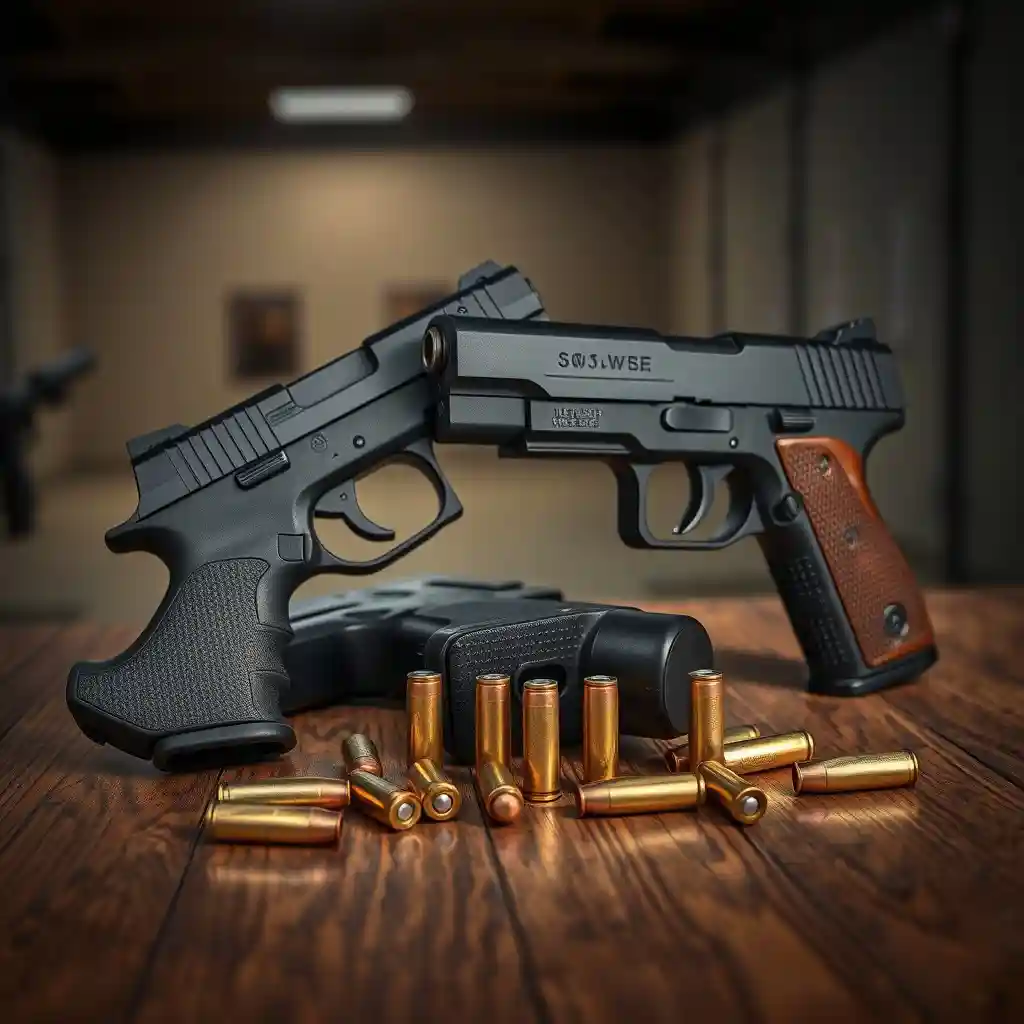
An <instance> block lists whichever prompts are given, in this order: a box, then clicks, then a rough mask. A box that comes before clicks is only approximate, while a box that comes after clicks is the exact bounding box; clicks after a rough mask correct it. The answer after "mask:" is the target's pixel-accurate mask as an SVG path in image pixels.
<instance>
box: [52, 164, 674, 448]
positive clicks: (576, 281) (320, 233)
mask: <svg viewBox="0 0 1024 1024" xmlns="http://www.w3.org/2000/svg"><path fill="white" fill-rule="evenodd" d="M66 186H67V187H66V194H65V207H64V212H65V217H66V227H67V241H68V245H67V250H66V253H67V262H66V267H67V275H68V280H69V282H70V283H71V295H70V302H71V321H70V322H71V323H72V324H73V325H74V330H73V336H74V340H75V341H76V342H79V343H83V344H87V345H90V346H92V347H93V348H95V349H96V351H97V352H98V354H99V356H100V359H101V363H102V365H101V367H100V369H99V372H98V373H97V374H96V376H95V378H94V380H92V381H91V382H90V383H89V386H88V388H87V389H86V388H83V398H85V397H86V395H87V397H88V402H87V403H86V402H84V401H83V403H82V404H81V405H80V406H79V409H80V415H79V417H78V419H77V421H76V424H75V458H76V461H77V462H78V463H79V464H80V465H83V466H85V465H108V464H122V460H123V458H124V455H123V451H124V449H123V446H124V442H125V440H126V439H127V438H129V437H131V436H133V435H134V434H137V433H140V432H144V431H147V430H151V429H154V428H158V427H161V426H164V425H166V424H168V423H172V422H175V421H181V422H185V423H188V422H195V421H197V420H201V419H203V418H205V417H207V416H210V415H213V414H215V413H217V412H219V411H220V410H221V409H223V408H225V407H227V406H228V405H230V404H232V403H233V402H235V401H238V400H239V399H241V398H244V397H245V395H246V394H247V393H248V392H249V391H250V390H251V388H242V389H239V388H238V387H237V386H234V385H232V384H231V383H230V382H229V381H228V379H227V376H226V359H225V338H224V320H223V317H224V306H223V303H224V297H225V293H226V292H227V291H228V290H230V289H231V288H234V287H260V286H278V285H294V286H296V287H298V288H299V289H301V291H302V294H303V295H304V299H305V319H306V323H305V351H304V359H303V362H304V365H305V368H312V367H315V366H317V365H319V364H320V363H322V362H324V361H326V360H328V359H330V358H332V357H333V356H334V355H336V354H338V353H339V352H343V351H345V350H347V349H349V348H351V347H353V346H354V345H356V344H357V343H358V342H359V341H361V340H362V338H363V337H365V336H366V335H368V334H370V333H372V332H374V331H376V330H378V329H380V327H382V326H383V325H384V316H385V314H384V309H383V300H382V289H383V288H384V286H385V285H387V284H392V283H396V282H416V281H420V280H423V281H441V282H447V283H448V284H449V285H452V286H454V283H455V279H456V277H457V276H458V275H459V274H460V273H461V272H462V271H464V270H466V269H468V268H469V267H471V266H472V265H474V264H476V263H478V262H480V261H481V260H484V259H489V258H490V259H496V260H498V261H502V262H512V263H516V264H518V265H519V266H520V267H521V268H522V270H523V271H524V272H525V273H527V274H528V275H529V276H530V277H531V279H532V280H533V282H534V283H535V284H536V286H537V287H538V288H539V289H540V290H541V292H542V295H543V297H544V300H545V303H546V304H547V306H548V309H549V311H550V312H551V314H552V315H553V316H554V317H556V318H559V319H569V320H572V319H579V320H592V321H611V322H616V321H618V322H623V323H635V324H644V323H646V324H651V325H654V326H661V327H664V326H665V325H666V321H667V319H668V303H667V297H666V295H667V293H666V287H665V285H666V276H667V259H666V250H667V244H668V232H667V226H666V225H665V224H664V210H665V207H666V203H667V198H668V164H667V159H666V157H665V155H664V154H661V153H659V152H658V151H656V150H651V149H643V148H636V149H631V150H619V149H595V148H565V149H560V150H559V149H555V150H548V149H545V150H543V151H538V152H533V151H526V150H500V149H495V150H489V151H478V152H452V151H447V152H445V151H423V152H387V153H341V152H334V153H330V152H317V153H296V154H280V155H279V154H273V155H272V154H255V153H248V154H239V153H223V154H214V155H180V156H175V155H166V154H164V155H159V156H138V157H124V156H120V157H116V158H109V159H108V158H102V159H101V158H89V159H80V160H75V161H72V162H70V163H69V164H68V165H67V168H66Z"/></svg>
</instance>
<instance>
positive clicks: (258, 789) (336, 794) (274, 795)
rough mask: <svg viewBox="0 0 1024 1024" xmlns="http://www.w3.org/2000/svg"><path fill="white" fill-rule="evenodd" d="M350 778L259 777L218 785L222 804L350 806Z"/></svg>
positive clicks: (218, 794)
mask: <svg viewBox="0 0 1024 1024" xmlns="http://www.w3.org/2000/svg"><path fill="white" fill-rule="evenodd" d="M349 799H350V792H349V785H348V780H347V779H319V778H306V779H302V778H291V779H260V780H259V781H258V782H223V783H221V784H220V786H218V787H217V800H218V801H219V802H220V803H225V804H226V803H232V804H237V803H242V804H277V805H279V806H290V807H326V808H327V809H328V810H335V811H336V810H339V809H340V808H342V807H348V803H349Z"/></svg>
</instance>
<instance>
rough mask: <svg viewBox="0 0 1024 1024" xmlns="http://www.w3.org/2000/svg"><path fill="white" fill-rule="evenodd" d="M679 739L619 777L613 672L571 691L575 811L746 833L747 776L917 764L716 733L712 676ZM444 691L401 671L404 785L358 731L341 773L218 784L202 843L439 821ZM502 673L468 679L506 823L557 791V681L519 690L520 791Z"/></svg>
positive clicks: (859, 777) (886, 773)
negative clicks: (576, 719)
mask: <svg viewBox="0 0 1024 1024" xmlns="http://www.w3.org/2000/svg"><path fill="white" fill-rule="evenodd" d="M690 690H691V701H690V731H689V733H688V734H687V735H686V736H684V737H683V738H682V740H681V742H679V743H678V744H677V745H675V746H673V747H672V748H670V749H669V750H668V751H666V753H665V763H666V765H667V767H668V770H669V774H667V775H639V776H622V775H620V771H619V694H618V682H617V680H616V679H615V677H614V676H603V675H593V676H588V677H587V678H586V679H585V680H584V685H583V758H582V762H583V773H582V774H583V779H582V782H579V783H574V784H573V785H574V795H575V802H576V809H577V812H578V814H579V816H580V817H590V816H614V815H623V814H645V813H659V812H664V811H678V810H685V809H688V808H696V807H699V806H701V805H702V804H705V803H707V802H709V800H710V801H711V802H713V803H715V804H717V805H718V806H719V807H721V809H722V810H723V811H724V812H725V813H726V814H728V815H729V816H730V817H731V818H732V819H733V820H734V821H736V822H738V823H739V824H741V825H752V824H754V823H755V822H756V821H758V820H760V818H761V817H762V816H763V815H764V813H765V811H766V810H767V808H768V798H767V796H766V794H765V792H764V790H763V789H761V788H760V787H758V786H755V785H753V784H752V783H751V782H749V781H748V780H747V779H746V778H744V776H745V775H748V774H754V773H757V772H765V771H770V770H772V769H777V768H784V767H790V766H791V767H792V773H793V789H794V792H795V793H797V794H803V793H838V792H846V791H849V790H855V789H886V788H894V787H898V786H912V785H914V784H915V783H916V781H917V777H918V764H917V758H916V757H915V756H914V754H913V753H911V752H910V751H907V750H904V751H896V752H893V753H886V754H868V755H863V756H856V757H837V758H833V759H831V760H827V761H813V760H812V758H813V756H814V740H813V739H812V737H811V735H810V733H807V732H803V731H798V732H787V733H781V734H779V735H776V736H762V735H761V733H760V730H759V729H758V728H757V727H756V726H754V725H741V726H735V727H732V728H728V729H727V728H726V727H725V692H724V690H725V688H724V682H723V679H722V674H721V673H720V672H716V671H713V670H711V669H704V670H701V671H698V672H692V673H691V674H690ZM442 699H443V687H442V679H441V676H440V675H439V674H438V673H437V672H431V671H427V670H419V671H415V672H410V673H409V674H408V676H407V681H406V711H407V720H408V733H407V744H406V777H405V779H403V780H402V781H401V782H395V781H390V780H388V779H387V778H385V776H384V767H383V764H382V762H381V758H380V754H379V753H378V751H377V748H376V746H374V744H373V741H372V740H370V739H369V738H368V737H367V736H363V735H361V734H359V733H355V734H351V735H349V736H347V737H346V738H345V739H344V741H343V742H342V747H341V753H342V759H343V761H344V764H345V769H346V771H347V775H348V777H347V778H341V779H335V778H282V779H265V780H262V781H259V782H248V783H225V784H224V785H222V786H220V787H219V789H218V791H217V799H216V800H215V801H214V802H213V803H212V804H211V805H210V807H209V809H208V810H207V812H206V831H207V834H208V836H209V837H211V838H213V839H215V840H220V841H225V842H249V843H289V844H300V845H318V844H333V843H336V842H337V839H338V836H339V834H340V831H341V820H342V811H343V810H344V809H345V808H346V807H349V806H350V805H351V806H352V807H354V808H356V809H357V810H359V811H360V812H362V813H363V814H364V815H366V816H367V817H369V818H372V819H374V820H375V821H377V822H379V823H380V824H381V825H383V826H385V827H386V828H389V829H392V830H394V831H402V830H404V829H409V828H412V827H413V826H415V825H416V824H418V823H419V822H420V821H421V820H422V819H423V818H426V819H429V820H430V821H449V820H450V819H452V818H454V817H456V816H457V815H458V813H459V810H460V808H461V806H462V794H461V792H460V791H459V788H458V787H457V786H456V785H454V783H452V782H451V781H450V780H449V779H447V778H446V777H445V775H444V772H443V765H444V742H443V725H442V723H443V718H442ZM511 703H512V702H511V677H510V676H508V675H505V674H503V673H488V674H485V675H480V676H477V679H476V692H475V717H476V721H475V735H476V765H475V768H476V772H475V774H476V786H477V790H478V791H479V794H480V800H481V803H482V804H483V808H484V811H485V813H486V814H487V816H488V817H489V818H490V819H491V820H492V821H494V822H496V823H498V824H503V825H505V824H511V823H512V822H514V821H516V819H517V818H519V817H520V815H521V814H522V812H523V808H524V806H525V804H526V803H527V802H529V803H533V804H547V803H551V802H552V801H555V800H557V799H558V798H559V797H560V796H561V795H562V784H561V751H560V749H559V687H558V683H557V682H556V681H555V680H553V679H531V680H529V681H528V682H526V683H525V684H524V685H523V693H522V727H523V759H522V785H521V786H520V785H518V784H517V782H516V778H515V777H514V776H513V774H512V761H511V757H512V722H511Z"/></svg>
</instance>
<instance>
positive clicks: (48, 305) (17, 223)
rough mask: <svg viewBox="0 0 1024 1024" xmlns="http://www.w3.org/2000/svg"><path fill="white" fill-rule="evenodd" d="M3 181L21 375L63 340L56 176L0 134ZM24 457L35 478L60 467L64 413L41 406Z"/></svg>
mask: <svg viewBox="0 0 1024 1024" xmlns="http://www.w3.org/2000/svg"><path fill="white" fill-rule="evenodd" d="M0 146H2V147H3V159H4V164H5V169H6V183H7V197H6V200H7V216H6V218H5V220H6V223H7V229H8V232H9V244H10V267H11V279H10V301H11V338H12V341H13V360H12V368H13V371H14V374H15V375H16V376H17V375H21V374H24V373H25V372H26V371H28V370H31V369H33V368H34V367H36V366H38V365H40V364H42V363H45V362H47V361H49V360H50V359H53V358H54V357H56V356H57V355H59V354H60V353H61V351H62V350H63V349H64V347H65V342H66V332H65V320H64V312H65V310H64V287H63V277H62V267H61V224H60V177H59V168H58V166H57V163H56V161H55V160H54V159H53V157H52V156H51V155H50V154H49V153H48V152H47V151H46V150H45V149H44V148H42V147H41V146H38V145H36V144H34V143H32V142H29V141H28V140H26V139H24V138H22V137H21V136H18V135H15V134H5V135H3V136H2V137H0ZM35 422H36V436H35V442H34V444H33V445H32V447H31V448H30V455H29V460H30V464H31V466H32V470H33V472H34V474H35V476H36V478H37V479H45V478H46V477H48V476H52V475H55V474H57V473H59V472H60V471H62V470H63V469H65V468H66V466H67V459H68V453H69V442H70V427H71V413H70V411H69V410H68V409H58V410H54V409H48V408H44V409H42V410H40V412H39V414H38V415H37V416H36V420H35Z"/></svg>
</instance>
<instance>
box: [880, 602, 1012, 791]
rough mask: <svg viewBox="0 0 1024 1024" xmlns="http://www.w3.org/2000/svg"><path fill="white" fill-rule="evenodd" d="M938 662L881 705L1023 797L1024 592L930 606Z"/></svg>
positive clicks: (890, 693)
mask: <svg viewBox="0 0 1024 1024" xmlns="http://www.w3.org/2000/svg"><path fill="white" fill-rule="evenodd" d="M930 609H931V614H932V617H933V620H934V625H935V629H936V632H937V634H938V636H939V662H938V664H937V665H936V666H935V667H934V668H933V669H932V670H931V671H930V672H928V674H927V675H926V676H925V677H924V678H923V679H922V680H921V681H920V682H919V683H916V684H914V685H912V686H905V687H901V688H900V689H898V690H892V691H890V692H889V693H887V694H886V695H885V699H886V701H888V703H890V704H891V705H892V706H893V707H895V708H899V709H900V710H901V711H903V712H905V713H906V714H908V715H911V716H913V718H915V719H916V720H917V721H918V722H921V723H923V724H925V725H927V726H928V727H929V728H930V729H932V730H934V731H935V732H937V733H939V734H941V735H942V736H944V737H945V738H946V739H947V740H949V741H950V742H951V743H954V744H956V745H957V746H958V747H961V748H962V749H963V750H965V751H967V752H968V753H969V754H971V756H972V757H975V758H977V759H978V760H979V761H981V762H982V764H984V765H987V766H988V767H989V768H991V769H992V770H993V771H994V772H996V773H997V774H999V775H1001V776H1003V778H1005V779H1009V780H1010V781H1012V782H1013V783H1015V784H1016V785H1017V786H1019V787H1021V788H1022V789H1024V592H1022V591H1016V590H1001V591H992V592H989V593H983V594H970V595H967V594H957V593H950V594H940V595H936V596H935V597H934V598H933V599H932V600H931V602H930Z"/></svg>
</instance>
